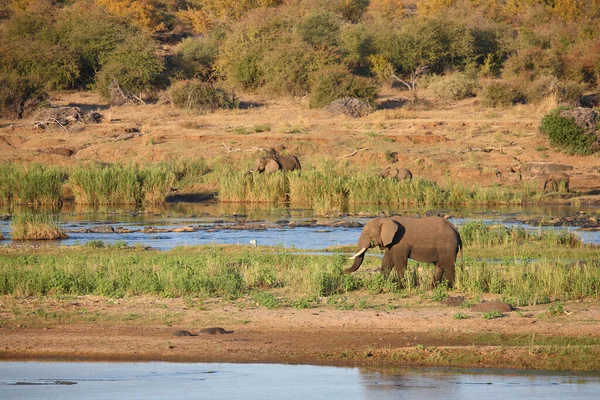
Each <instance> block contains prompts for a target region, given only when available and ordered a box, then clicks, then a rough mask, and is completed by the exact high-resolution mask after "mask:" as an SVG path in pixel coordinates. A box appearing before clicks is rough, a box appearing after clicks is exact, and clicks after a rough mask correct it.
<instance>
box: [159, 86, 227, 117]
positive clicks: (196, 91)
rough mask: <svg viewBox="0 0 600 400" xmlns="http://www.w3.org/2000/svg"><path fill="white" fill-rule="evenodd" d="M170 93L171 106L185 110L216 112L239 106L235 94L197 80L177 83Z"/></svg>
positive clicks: (170, 89)
mask: <svg viewBox="0 0 600 400" xmlns="http://www.w3.org/2000/svg"><path fill="white" fill-rule="evenodd" d="M168 93H169V97H170V100H171V104H173V105H174V106H175V107H177V108H182V109H185V110H195V111H215V110H217V109H221V108H223V109H228V108H236V107H238V105H239V101H238V100H237V99H236V97H235V94H233V93H228V92H226V91H225V90H223V89H221V88H218V87H215V86H214V85H212V84H211V83H208V82H202V81H200V80H196V79H194V80H189V81H178V82H175V83H174V84H173V85H171V87H170V88H169V90H168Z"/></svg>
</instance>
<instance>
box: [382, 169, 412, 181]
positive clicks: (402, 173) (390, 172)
mask: <svg viewBox="0 0 600 400" xmlns="http://www.w3.org/2000/svg"><path fill="white" fill-rule="evenodd" d="M379 176H380V177H381V178H384V179H385V178H390V179H397V180H409V181H410V180H411V179H412V172H410V171H409V170H408V169H406V168H395V167H391V166H388V167H387V168H385V169H384V170H382V171H381V173H379Z"/></svg>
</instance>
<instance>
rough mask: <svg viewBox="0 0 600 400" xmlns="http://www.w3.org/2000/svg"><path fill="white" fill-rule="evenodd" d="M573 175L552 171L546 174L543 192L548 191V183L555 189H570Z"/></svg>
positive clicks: (556, 190)
mask: <svg viewBox="0 0 600 400" xmlns="http://www.w3.org/2000/svg"><path fill="white" fill-rule="evenodd" d="M570 180H571V177H570V176H569V175H568V174H567V173H565V172H550V173H548V174H546V176H545V177H544V186H543V187H542V192H545V191H546V188H547V187H548V185H550V187H551V188H552V190H553V191H555V192H559V191H560V190H561V189H562V188H565V190H566V191H567V192H568V191H569V182H570Z"/></svg>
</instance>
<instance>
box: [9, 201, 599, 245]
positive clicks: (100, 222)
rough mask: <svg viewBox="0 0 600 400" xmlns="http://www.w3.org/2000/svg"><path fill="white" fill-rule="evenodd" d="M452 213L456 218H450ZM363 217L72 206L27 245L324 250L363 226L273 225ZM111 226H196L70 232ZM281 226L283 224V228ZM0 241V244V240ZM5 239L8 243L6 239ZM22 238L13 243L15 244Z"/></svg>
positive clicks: (504, 214) (465, 217)
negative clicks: (53, 236)
mask: <svg viewBox="0 0 600 400" xmlns="http://www.w3.org/2000/svg"><path fill="white" fill-rule="evenodd" d="M401 211H402V210H387V213H388V214H390V213H394V212H401ZM588 211H593V210H588ZM442 212H445V213H447V214H450V215H451V216H452V217H451V218H450V221H451V222H453V223H454V224H456V225H457V226H460V225H461V224H463V223H464V222H466V221H473V220H480V221H483V222H484V223H488V224H495V225H497V224H504V225H507V226H512V225H518V226H521V227H523V228H525V229H528V230H538V229H540V228H539V227H536V226H531V225H526V224H521V223H514V222H504V220H505V219H507V218H515V217H517V216H523V215H528V216H539V215H566V213H569V212H571V213H572V212H573V208H564V207H557V208H552V209H547V208H518V209H513V208H508V209H487V210H483V211H473V210H468V209H464V210H457V211H453V210H445V211H442ZM455 214H456V216H454V215H455ZM246 219H248V220H250V221H251V222H254V223H256V224H257V225H261V224H262V225H265V226H266V227H267V228H268V229H263V230H237V229H236V230H227V229H218V230H213V229H212V227H213V226H214V225H215V224H217V225H228V224H229V225H232V224H234V223H236V221H238V220H239V221H244V220H246ZM369 219H370V218H367V217H356V216H347V217H333V218H316V217H314V216H313V215H312V213H311V212H310V210H293V209H292V210H290V209H286V208H275V209H271V208H265V207H259V206H254V207H247V206H241V205H237V206H236V207H234V206H233V205H223V204H218V205H212V206H207V205H204V206H203V205H199V204H188V205H187V206H186V205H185V204H171V205H167V206H164V207H163V208H161V209H159V210H156V213H153V212H150V213H148V212H146V213H139V212H136V211H135V210H132V211H129V212H128V211H126V210H125V211H123V210H115V209H105V210H104V211H103V212H91V211H83V212H75V210H69V209H63V210H62V211H61V213H60V214H58V220H59V224H60V226H61V228H63V229H64V230H66V231H67V233H68V235H69V238H68V239H66V240H60V241H36V242H30V243H29V244H35V245H62V246H71V245H76V244H85V243H86V242H88V241H91V240H100V241H103V242H104V243H106V244H112V243H114V242H116V241H124V242H126V243H127V244H129V245H136V244H139V245H143V246H150V247H152V248H155V249H158V250H169V249H172V248H174V247H177V246H189V245H199V244H241V245H249V244H250V242H251V241H256V244H257V245H263V246H282V247H285V248H292V249H293V248H298V249H311V250H322V249H325V248H327V247H332V246H340V245H355V244H356V242H357V240H358V237H359V236H360V232H361V228H332V227H318V226H316V227H313V226H311V227H297V228H288V227H285V226H284V225H282V224H281V223H279V224H278V223H277V222H279V221H280V220H285V221H291V222H297V223H302V222H307V221H311V220H318V222H321V223H327V222H332V221H358V222H361V223H365V222H366V221H368V220H369ZM106 225H110V226H112V227H114V228H118V227H123V228H128V229H130V230H142V229H143V228H145V227H149V226H154V227H157V228H163V229H172V228H177V227H183V226H191V227H193V228H196V229H197V230H196V231H195V232H179V233H176V232H165V233H143V232H133V233H77V232H73V231H74V230H77V229H80V228H87V229H89V228H95V227H100V226H106ZM282 226H284V227H282ZM541 229H558V230H562V229H567V230H569V231H571V232H574V233H575V234H577V235H579V236H580V237H581V239H582V240H583V241H584V242H586V243H593V244H600V232H590V231H581V230H579V229H577V228H575V227H570V228H554V227H544V228H541ZM0 231H1V232H2V233H3V234H4V236H7V237H8V238H10V222H9V221H0ZM0 243H3V242H0ZM4 243H8V241H4ZM21 243H23V242H17V241H15V242H14V244H21Z"/></svg>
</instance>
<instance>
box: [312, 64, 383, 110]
mask: <svg viewBox="0 0 600 400" xmlns="http://www.w3.org/2000/svg"><path fill="white" fill-rule="evenodd" d="M376 96H377V87H376V85H375V84H374V83H373V81H372V80H371V79H367V78H362V77H358V76H355V75H352V74H351V73H349V72H348V71H346V70H344V69H343V68H339V67H331V68H327V69H324V70H322V71H319V72H317V73H316V74H315V75H314V76H313V82H312V85H311V91H310V94H309V96H308V106H309V107H310V108H319V107H324V106H326V105H328V104H330V103H331V102H332V101H334V100H337V99H341V98H344V97H354V98H357V99H360V100H363V101H366V102H367V103H369V104H371V105H373V104H374V102H375V97H376Z"/></svg>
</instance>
